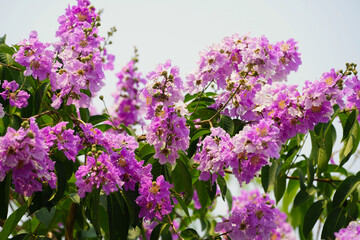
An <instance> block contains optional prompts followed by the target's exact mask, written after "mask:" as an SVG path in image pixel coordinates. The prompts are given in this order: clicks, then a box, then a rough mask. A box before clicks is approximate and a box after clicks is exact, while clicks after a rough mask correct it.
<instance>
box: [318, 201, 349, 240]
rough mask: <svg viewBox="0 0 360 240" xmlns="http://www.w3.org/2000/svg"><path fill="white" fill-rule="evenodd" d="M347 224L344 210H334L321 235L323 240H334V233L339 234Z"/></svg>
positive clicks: (329, 215)
mask: <svg viewBox="0 0 360 240" xmlns="http://www.w3.org/2000/svg"><path fill="white" fill-rule="evenodd" d="M345 223H346V217H345V211H344V209H343V208H340V207H338V208H334V209H332V210H331V212H330V213H329V214H328V216H327V218H326V220H325V223H324V227H323V230H322V233H321V239H334V233H335V232H338V231H339V230H340V229H341V228H342V227H344V225H345Z"/></svg>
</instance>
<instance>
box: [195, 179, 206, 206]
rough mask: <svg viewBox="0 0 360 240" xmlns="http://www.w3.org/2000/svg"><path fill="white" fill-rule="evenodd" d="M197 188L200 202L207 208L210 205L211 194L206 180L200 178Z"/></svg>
mask: <svg viewBox="0 0 360 240" xmlns="http://www.w3.org/2000/svg"><path fill="white" fill-rule="evenodd" d="M195 188H196V192H197V195H198V197H199V202H200V204H201V208H206V207H208V206H209V202H210V199H209V194H208V191H207V190H206V188H207V187H206V182H204V181H201V180H198V181H197V182H196V183H195Z"/></svg>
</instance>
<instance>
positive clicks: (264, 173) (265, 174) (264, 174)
mask: <svg viewBox="0 0 360 240" xmlns="http://www.w3.org/2000/svg"><path fill="white" fill-rule="evenodd" d="M269 172H270V166H269V165H265V166H263V167H262V168H261V185H262V186H263V188H264V191H265V192H267V191H268V188H269Z"/></svg>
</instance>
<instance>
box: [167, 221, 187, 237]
mask: <svg viewBox="0 0 360 240" xmlns="http://www.w3.org/2000/svg"><path fill="white" fill-rule="evenodd" d="M166 217H167V219H168V221H169V224H170V226H171V227H172V229H173V231H174V232H175V233H176V235H178V237H179V239H180V240H184V238H182V237H181V236H180V234H179V233H178V231H177V230H176V228H175V226H174V224H173V222H172V221H171V218H170V217H169V215H166Z"/></svg>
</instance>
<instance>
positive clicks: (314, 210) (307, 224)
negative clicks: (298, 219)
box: [303, 200, 325, 238]
mask: <svg viewBox="0 0 360 240" xmlns="http://www.w3.org/2000/svg"><path fill="white" fill-rule="evenodd" d="M324 202H325V200H319V201H317V202H314V203H313V204H312V205H311V207H310V208H309V209H308V210H307V211H306V214H305V218H304V224H303V234H304V236H305V237H306V238H307V237H308V235H309V234H310V232H311V230H312V229H313V227H314V225H315V223H316V222H317V220H318V219H319V217H320V215H321V213H322V212H323V210H324Z"/></svg>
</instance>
